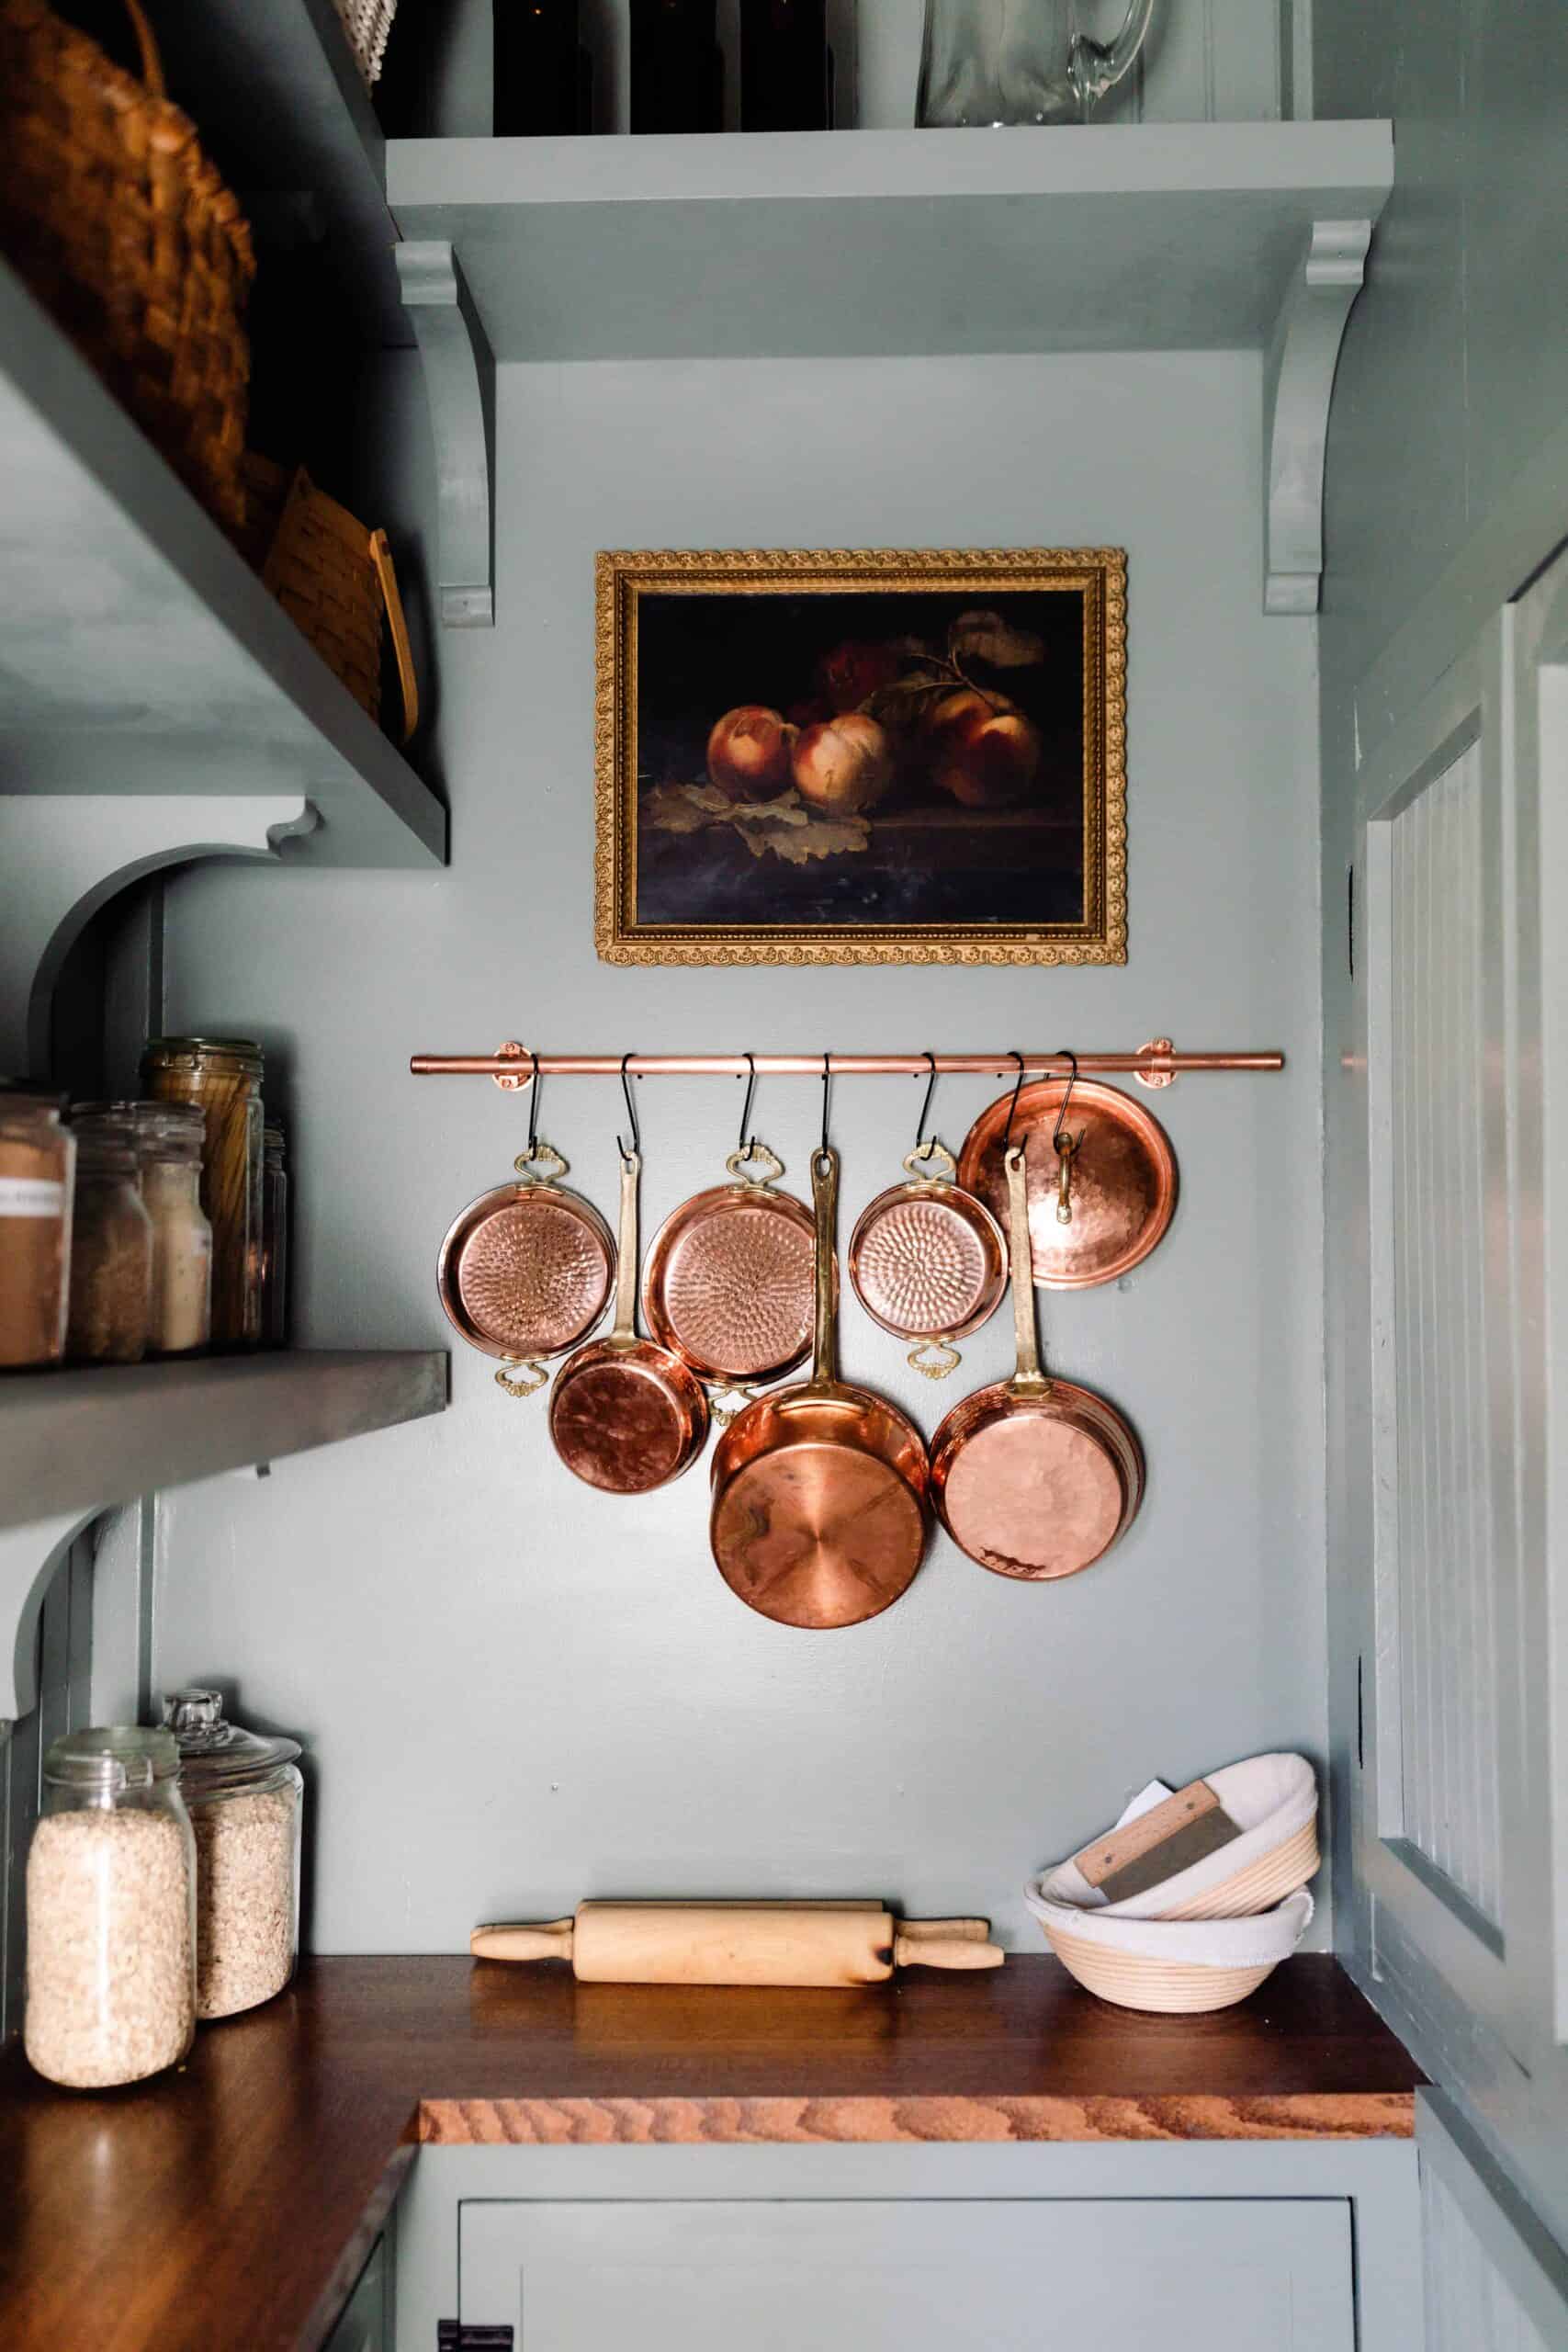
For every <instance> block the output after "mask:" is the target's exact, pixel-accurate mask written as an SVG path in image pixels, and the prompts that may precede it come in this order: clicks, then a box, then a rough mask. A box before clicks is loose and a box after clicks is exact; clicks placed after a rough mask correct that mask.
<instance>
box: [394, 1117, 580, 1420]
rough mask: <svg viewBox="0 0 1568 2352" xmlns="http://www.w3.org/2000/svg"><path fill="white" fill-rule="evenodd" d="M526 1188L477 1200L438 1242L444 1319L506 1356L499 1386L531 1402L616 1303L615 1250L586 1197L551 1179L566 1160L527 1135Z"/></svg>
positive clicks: (511, 1187) (522, 1168) (505, 1188)
mask: <svg viewBox="0 0 1568 2352" xmlns="http://www.w3.org/2000/svg"><path fill="white" fill-rule="evenodd" d="M513 1167H514V1168H515V1170H516V1171H517V1175H518V1178H519V1182H516V1183H514V1184H498V1185H496V1186H495V1188H494V1190H493V1191H491V1192H489V1193H480V1194H479V1199H478V1200H477V1201H470V1202H469V1203H468V1207H467V1208H466V1209H464V1210H463V1212H462V1214H461V1215H460V1216H457V1217H456V1218H455V1219H454V1220H453V1222H452V1225H451V1226H450V1227H449V1228H448V1230H447V1234H446V1239H445V1240H444V1241H443V1243H442V1244H441V1256H440V1259H439V1261H438V1262H437V1266H436V1275H435V1283H436V1289H437V1291H438V1293H439V1295H440V1299H441V1304H442V1306H443V1307H444V1308H445V1309H446V1317H447V1320H448V1321H449V1322H450V1323H451V1324H452V1326H453V1328H454V1329H456V1330H457V1331H458V1332H460V1333H461V1335H462V1337H463V1338H464V1339H465V1340H467V1341H468V1345H469V1346H470V1347H472V1348H479V1349H480V1350H482V1351H483V1352H484V1353H485V1354H486V1355H490V1356H501V1357H503V1358H504V1359H505V1361H504V1362H503V1363H502V1367H501V1369H500V1371H499V1372H498V1373H497V1374H496V1375H495V1377H496V1381H497V1383H498V1385H500V1386H501V1387H502V1388H504V1389H505V1390H506V1392H507V1394H508V1395H509V1396H512V1397H530V1396H532V1395H533V1394H534V1392H535V1391H536V1389H540V1388H543V1387H544V1385H546V1383H547V1380H548V1379H549V1374H548V1373H547V1372H546V1370H545V1369H544V1364H545V1362H546V1360H547V1359H548V1358H549V1357H551V1356H558V1355H560V1354H562V1353H564V1351H566V1350H567V1349H568V1348H570V1347H574V1346H575V1345H576V1344H577V1342H578V1340H581V1339H585V1338H586V1337H587V1335H588V1333H589V1332H590V1331H592V1329H593V1327H594V1325H595V1324H596V1323H597V1322H598V1320H599V1318H600V1317H601V1316H602V1315H603V1314H604V1308H605V1306H606V1305H607V1303H608V1301H609V1296H610V1285H611V1283H612V1281H613V1280H614V1278H615V1243H614V1241H613V1240H612V1239H611V1238H610V1228H609V1227H608V1226H607V1225H606V1224H605V1222H604V1218H603V1217H602V1216H600V1214H599V1212H598V1210H597V1209H596V1208H595V1207H594V1206H593V1204H592V1201H585V1200H584V1199H583V1197H582V1195H581V1193H574V1192H571V1191H570V1189H569V1188H568V1187H567V1186H565V1185H562V1184H558V1183H556V1182H553V1181H551V1180H553V1179H554V1178H555V1177H557V1176H564V1175H565V1174H566V1172H567V1163H566V1161H565V1160H564V1159H562V1158H561V1155H560V1153H559V1152H558V1151H557V1150H555V1149H554V1148H552V1147H551V1146H550V1145H549V1144H547V1143H540V1142H539V1141H538V1140H537V1139H536V1136H534V1135H532V1134H530V1136H529V1139H528V1148H527V1150H526V1151H522V1152H519V1153H518V1155H517V1158H516V1159H514V1160H513Z"/></svg>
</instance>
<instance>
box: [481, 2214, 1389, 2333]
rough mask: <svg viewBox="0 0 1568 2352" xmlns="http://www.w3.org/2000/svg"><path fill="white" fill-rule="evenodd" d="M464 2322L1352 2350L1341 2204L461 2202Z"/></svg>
mask: <svg viewBox="0 0 1568 2352" xmlns="http://www.w3.org/2000/svg"><path fill="white" fill-rule="evenodd" d="M458 2247H459V2273H458V2275H459V2281H460V2290H461V2299H462V2316H463V2318H464V2320H465V2321H466V2322H469V2323H475V2322H489V2323H497V2322H499V2323H502V2324H508V2323H509V2324H512V2325H513V2326H514V2327H515V2328H516V2329H517V2342H518V2346H519V2347H520V2352H601V2347H603V2352H609V2348H610V2347H612V2346H619V2345H622V2344H625V2343H627V2342H629V2341H632V2340H634V2338H635V2340H636V2341H637V2342H638V2343H639V2344H641V2345H643V2346H648V2347H649V2352H666V2347H668V2352H674V2347H676V2346H679V2347H680V2352H733V2347H734V2346H736V2345H738V2344H744V2345H746V2346H748V2347H749V2352H798V2347H799V2346H802V2345H824V2346H826V2345H832V2344H835V2343H838V2342H842V2341H847V2340H848V2339H849V2337H850V2335H851V2334H852V2337H853V2341H854V2344H855V2346H856V2352H951V2347H952V2346H954V2345H963V2344H984V2345H986V2346H987V2347H988V2348H989V2352H1038V2347H1039V2346H1040V2345H1041V2343H1042V2341H1043V2340H1045V2339H1047V2338H1049V2339H1050V2340H1052V2341H1056V2342H1069V2341H1074V2340H1076V2341H1077V2342H1079V2343H1084V2344H1092V2345H1093V2346H1095V2352H1145V2347H1146V2346H1147V2345H1148V2344H1149V2343H1150V2342H1151V2341H1155V2340H1157V2341H1159V2342H1161V2343H1163V2344H1166V2345H1168V2346H1173V2347H1176V2346H1187V2345H1191V2346H1198V2345H1200V2344H1201V2345H1202V2346H1204V2352H1257V2347H1258V2346H1259V2345H1262V2344H1268V2345H1269V2346H1276V2347H1279V2352H1351V2346H1352V2344H1353V2341H1354V2317H1353V2310H1352V2287H1351V2271H1350V2223H1349V2207H1348V2203H1347V2202H1345V2201H1343V2200H1340V2199H1299V2200H1297V2199H1273V2200H1269V2199H1257V2200H1252V2199H1234V2200H1233V2199H1209V2200H1201V2201H1200V2200H1193V2201H1190V2202H1188V2201H1180V2200H1163V2201H1158V2202H1140V2201H1123V2200H1121V2199H1117V2200H1077V2199H1074V2200H1064V2201H1061V2202H1056V2201H1052V2202H1035V2201H1032V2200H1027V2199H1021V2200H1018V2201H1016V2202H1014V2201H982V2200H979V2199H975V2200H964V2201H957V2200H954V2201H945V2200H943V2201H934V2200H933V2201H930V2202H916V2201H910V2202H907V2203H906V2202H900V2203H897V2204H894V2203H876V2202H870V2201H863V2200H862V2201H848V2202H835V2203H826V2202H822V2203H818V2202H815V2201H810V2200H800V2201H791V2202H785V2203H776V2204H773V2203H764V2202H761V2201H748V2202H741V2201H734V2202H730V2201H727V2200H714V2201H712V2202H703V2203H684V2202H675V2201H671V2202H669V2203H636V2204H629V2203H619V2202H612V2201H609V2200H605V2201H604V2202H592V2203H589V2202H583V2203H560V2204H555V2203H549V2204H524V2203H517V2202H513V2201H510V2200H507V2201H497V2202H479V2201H472V2200H470V2201H468V2202H465V2203H464V2204H463V2206H462V2207H461V2209H460V2216H459V2233H458Z"/></svg>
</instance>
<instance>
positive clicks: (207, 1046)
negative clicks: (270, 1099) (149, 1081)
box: [141, 1037, 262, 1078]
mask: <svg viewBox="0 0 1568 2352" xmlns="http://www.w3.org/2000/svg"><path fill="white" fill-rule="evenodd" d="M212 1060H219V1061H230V1062H233V1063H235V1064H236V1065H237V1066H238V1067H239V1068H240V1069H243V1071H244V1072H245V1073H246V1074H247V1075H254V1076H256V1077H258V1078H259V1077H260V1075H261V1069H262V1049H261V1047H260V1046H259V1045H258V1044H257V1043H256V1041H255V1039H254V1037H149V1038H148V1040H147V1043H146V1045H145V1046H143V1048H142V1052H141V1067H142V1069H144V1070H145V1069H149V1068H152V1067H155V1066H156V1065H158V1064H159V1063H162V1064H164V1065H165V1066H167V1065H170V1064H178V1063H180V1062H185V1061H194V1062H203V1061H212Z"/></svg>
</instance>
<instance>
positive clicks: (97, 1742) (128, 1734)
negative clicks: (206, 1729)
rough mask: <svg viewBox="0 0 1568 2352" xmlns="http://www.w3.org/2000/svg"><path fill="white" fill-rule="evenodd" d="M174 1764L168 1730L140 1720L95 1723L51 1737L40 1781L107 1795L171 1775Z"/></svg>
mask: <svg viewBox="0 0 1568 2352" xmlns="http://www.w3.org/2000/svg"><path fill="white" fill-rule="evenodd" d="M179 1769H180V1751H179V1747H178V1743H177V1742H176V1740H175V1736H174V1734H173V1732H170V1731H157V1730H148V1729H145V1728H144V1727H143V1726H142V1725H141V1724H96V1725H95V1726H94V1727H93V1728H92V1729H91V1730H89V1731H71V1732H67V1733H66V1734H65V1736H64V1737H63V1738H62V1739H56V1740H52V1741H51V1743H50V1746H49V1747H48V1749H47V1751H46V1752H45V1755H44V1759H43V1777H44V1779H45V1780H46V1781H54V1782H55V1783H56V1785H57V1786H59V1787H62V1788H75V1789H81V1790H83V1791H85V1792H92V1793H93V1794H95V1795H107V1796H118V1795H119V1794H120V1793H121V1792H122V1791H124V1790H126V1789H147V1788H151V1787H152V1783H153V1781H170V1780H173V1779H174V1778H175V1774H176V1773H177V1772H178V1771H179Z"/></svg>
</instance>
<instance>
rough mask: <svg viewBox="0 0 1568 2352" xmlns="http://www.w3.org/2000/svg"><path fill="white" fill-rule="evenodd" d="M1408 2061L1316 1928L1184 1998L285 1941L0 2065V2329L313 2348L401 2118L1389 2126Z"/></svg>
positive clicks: (1170, 2127)
mask: <svg viewBox="0 0 1568 2352" xmlns="http://www.w3.org/2000/svg"><path fill="white" fill-rule="evenodd" d="M1421 2079H1422V2077H1421V2075H1419V2073H1418V2072H1417V2070H1416V2067H1415V2066H1414V2065H1413V2064H1412V2063H1411V2061H1410V2059H1409V2058H1408V2057H1407V2056H1406V2054H1405V2052H1404V2049H1403V2048H1402V2046H1401V2045H1400V2043H1399V2042H1398V2041H1395V2040H1394V2038H1393V2035H1392V2034H1391V2033H1390V2032H1389V2031H1388V2030H1387V2029H1386V2027H1384V2026H1383V2025H1382V2023H1381V2022H1380V2021H1379V2019H1378V2018H1377V2017H1376V2016H1375V2014H1374V2013H1373V2011H1372V2010H1371V2007H1369V2006H1368V2004H1367V2003H1366V2002H1365V2001H1364V2000H1363V1999H1362V1998H1361V1996H1360V1995H1359V1993H1358V1992H1357V1991H1356V1990H1355V1988H1354V1986H1353V1985H1351V1984H1350V1982H1349V1980H1348V1977H1347V1976H1346V1975H1345V1974H1344V1973H1343V1971H1342V1970H1341V1969H1340V1968H1339V1966H1338V1964H1337V1962H1334V1961H1332V1960H1329V1959H1325V1958H1317V1957H1300V1958H1297V1959H1295V1960H1292V1961H1288V1962H1286V1963H1285V1964H1284V1966H1283V1967H1281V1968H1280V1969H1278V1970H1277V1971H1276V1972H1275V1973H1274V1975H1273V1976H1272V1977H1270V1978H1269V1982H1268V1984H1267V1985H1264V1987H1263V1989H1262V1990H1261V1991H1260V1992H1258V1993H1257V1994H1255V1995H1254V1996H1253V1997H1252V1998H1251V1999H1250V2000H1249V2001H1247V2002H1246V2003H1245V2004H1244V2005H1243V2006H1241V2007H1238V2008H1234V2009H1226V2010H1222V2011H1220V2012H1218V2013H1217V2014H1216V2015H1214V2016H1213V2017H1200V2018H1156V2017H1140V2016H1135V2015H1134V2014H1133V2013H1131V2012H1130V2011H1126V2010H1121V2009H1111V2008H1107V2007H1102V2006H1101V2004H1100V2003H1099V2002H1098V2001H1095V2000H1093V1999H1091V1998H1090V1997H1089V1995H1087V1994H1085V1993H1083V1992H1081V1991H1080V1990H1079V1989H1078V1988H1077V1986H1076V1985H1074V1984H1073V1983H1072V1981H1071V1980H1070V1978H1069V1977H1068V1976H1067V1975H1066V1972H1065V1971H1064V1970H1063V1969H1062V1967H1061V1966H1060V1964H1059V1963H1058V1962H1056V1961H1055V1960H1050V1959H1044V1958H1039V1959H1037V1958H1033V1957H1029V1958H1020V1957H1013V1958H1010V1960H1009V1962H1008V1963H1007V1966H1006V1967H1005V1968H1003V1969H1001V1970H1000V1971H998V1972H997V1973H994V1974H987V1975H974V1976H964V1975H960V1976H941V1975H937V1974H935V1973H925V1972H921V1971H918V1970H917V1971H915V1972H914V1973H911V1974H908V1975H907V1976H906V1977H904V1978H903V1979H902V1980H901V1982H900V1983H899V1985H898V1986H897V1989H892V1988H886V1989H881V1988H879V1989H875V1990H869V1991H867V1992H865V1993H825V1992H773V1991H768V1992H761V1991H756V1992H753V1991H750V1990H745V1991H714V1990H687V1989H684V1988H677V1987H673V1986H670V1987H665V1986H646V1987H645V1986H627V1985H578V1984H576V1983H575V1982H574V1981H573V1979H572V1977H571V1975H570V1973H569V1972H568V1971H567V1970H566V1969H565V1968H564V1967H561V1966H558V1965H557V1964H555V1963H551V1964H549V1965H547V1966H546V1967H543V1968H537V1969H526V1970H520V1969H508V1968H505V1967H502V1966H501V1965H499V1964H496V1963H486V1962H480V1963H479V1964H477V1965H476V1964H474V1963H472V1962H469V1961H468V1960H466V1959H464V1960H447V1959H436V1960H423V1959H421V1960H319V1961H313V1962H307V1963H306V1965H305V1966H304V1967H303V1968H302V1970H301V1972H300V1974H299V1980H298V1982H297V1984H296V1985H294V1986H292V1987H291V1988H290V1990H289V1991H288V1993H286V1994H284V1995H282V1996H280V1997H279V1998H278V1999H277V2000H276V2001H275V2002H272V2003H271V2004H269V2005H268V2007H265V2008H263V2009H258V2010H255V2011H254V2013H252V2014H251V2015H250V2016H248V2017H242V2018H234V2019H232V2020H231V2021H230V2022H228V2023H225V2024H222V2025H217V2026H212V2027H208V2028H204V2029H203V2030H202V2031H201V2033H200V2035H199V2037H198V2039H197V2046H196V2049H195V2051H194V2052H193V2054H192V2056H191V2059H190V2062H189V2064H188V2065H187V2066H186V2068H185V2069H184V2070H182V2071H181V2072H180V2073H178V2074H176V2075H168V2076H164V2077H161V2078H159V2079H158V2080H156V2081H154V2082H151V2083H148V2084H145V2085H143V2086H140V2087H136V2088H132V2089H130V2090H125V2091H118V2092H114V2093H110V2094H107V2095H97V2096H90V2095H87V2094H85V2093H73V2092H68V2091H59V2090H55V2089H52V2088H51V2086H49V2085H48V2084H46V2083H43V2082H41V2081H40V2080H39V2078H38V2076H36V2075H34V2074H33V2073H32V2072H31V2070H30V2069H29V2068H28V2065H27V2063H26V2061H25V2060H24V2059H23V2058H22V2056H21V2053H20V2052H19V2050H17V2051H12V2052H9V2053H8V2054H7V2056H6V2059H5V2060H4V2062H3V2063H0V2311H3V2312H4V2313H5V2324H4V2330H3V2334H4V2341H5V2343H6V2346H7V2352H62V2347H66V2346H85V2345H89V2344H90V2345H92V2346H94V2352H152V2347H153V2346H156V2347H157V2352H198V2347H202V2352H205V2347H206V2346H209V2345H211V2344H214V2343H229V2344H233V2345H236V2346H244V2352H296V2347H301V2346H303V2347H314V2346H317V2345H318V2344H319V2343H320V2342H321V2338H322V2336H323V2335H325V2334H326V2332H327V2331H328V2329H329V2328H330V2325H331V2323H332V2321H333V2318H334V2317H335V2315H336V2312H337V2311H338V2309H339V2307H340V2305H341V2303H342V2301H343V2299H344V2295H345V2293H346V2291H347V2290H348V2288H349V2287H350V2286H351V2285H352V2284H353V2281H354V2278H355V2275H356V2273H357V2271H358V2269H359V2267H360V2265H361V2264H362V2263H363V2261H364V2258H365V2256H366V2254H367V2252H368V2250H369V2246H370V2245H371V2243H372V2241H373V2240H374V2237H375V2235H376V2233H377V2232H378V2230H379V2228H380V2227H381V2224H382V2222H383V2221H384V2220H385V2218H386V2214H387V2211H388V2210H389V2206H390V2204H391V2202H392V2200H393V2199H394V2198H395V2197H396V2195H397V2192H398V2188H399V2187H400V2183H401V2180H402V2177H403V2176H404V2174H405V2173H406V2171H407V2168H408V2166H409V2165H411V2164H412V2162H413V2160H414V2156H415V2154H416V2152H417V2148H418V2145H419V2144H420V2143H427V2144H436V2145H448V2146H449V2145H452V2144H455V2143H476V2142H497V2143H506V2142H514V2143H571V2142H584V2143H585V2142H604V2141H615V2140H619V2141H623V2142H634V2141H635V2142H657V2141H682V2142H691V2141H704V2142H710V2143H722V2142H725V2141H733V2140H740V2139H745V2140H749V2141H755V2140H777V2141H797V2142H812V2141H815V2142H826V2141H840V2142H842V2141H868V2140H869V2141H894V2140H940V2141H964V2140H971V2141H973V2140H989V2141H997V2140H1020V2141H1023V2140H1124V2139H1138V2140H1150V2139H1154V2140H1183V2139H1270V2140H1274V2139H1313V2140H1322V2139H1366V2138H1371V2137H1378V2136H1389V2135H1393V2136H1396V2137H1408V2136H1409V2135H1410V2133H1411V2131H1412V2130H1413V2129H1414V2095H1415V2090H1416V2086H1417V2085H1418V2084H1419V2082H1420V2081H1421Z"/></svg>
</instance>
